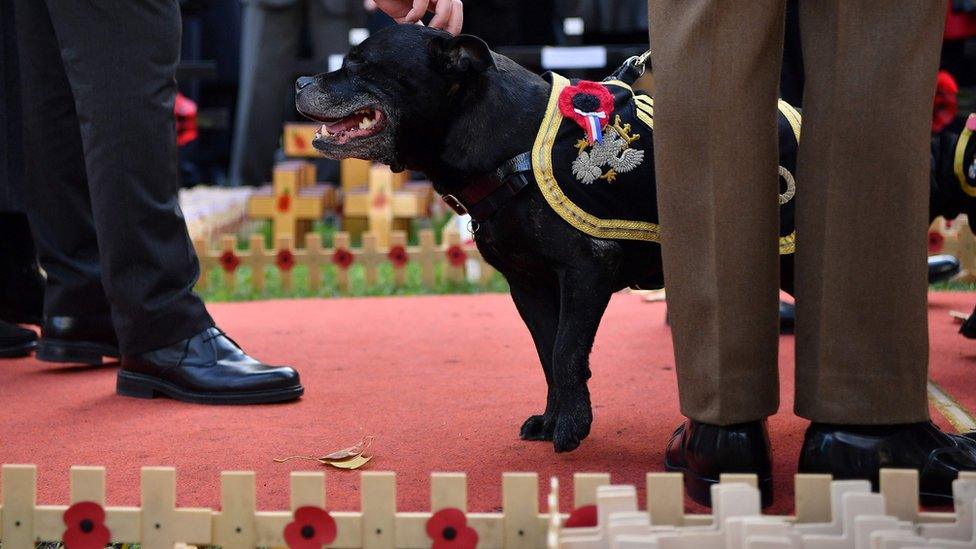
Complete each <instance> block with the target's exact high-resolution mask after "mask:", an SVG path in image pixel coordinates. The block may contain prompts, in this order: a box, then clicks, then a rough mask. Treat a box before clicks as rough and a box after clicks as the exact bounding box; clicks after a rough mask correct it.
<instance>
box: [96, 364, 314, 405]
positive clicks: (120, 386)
mask: <svg viewBox="0 0 976 549" xmlns="http://www.w3.org/2000/svg"><path fill="white" fill-rule="evenodd" d="M115 392H116V393H118V394H120V395H122V396H127V397H134V398H156V397H157V396H159V395H165V396H168V397H169V398H172V399H174V400H180V401H183V402H192V403H194V404H269V403H272V402H287V401H289V400H295V399H297V398H299V397H301V396H302V395H303V394H304V393H305V388H304V387H302V386H301V385H296V386H294V387H286V388H283V389H269V390H265V391H249V392H242V393H206V392H198V391H188V390H186V389H183V388H182V387H179V386H177V385H175V384H173V383H169V382H168V381H163V380H161V379H159V378H155V377H152V376H147V375H142V374H136V373H133V372H127V371H125V370H119V374H118V377H117V378H116V384H115Z"/></svg>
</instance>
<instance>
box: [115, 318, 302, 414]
mask: <svg viewBox="0 0 976 549" xmlns="http://www.w3.org/2000/svg"><path fill="white" fill-rule="evenodd" d="M116 391H117V392H118V393H119V394H120V395H125V396H131V397H138V398H153V397H155V396H156V395H159V394H162V395H166V396H168V397H170V398H174V399H176V400H183V401H186V402H195V403H198V404H263V403H267V402H282V401H286V400H294V399H296V398H298V397H300V396H302V393H304V392H305V389H304V388H303V387H302V384H301V381H300V379H299V377H298V372H296V371H295V370H294V369H293V368H290V367H288V366H268V365H267V364H264V363H262V362H260V361H257V360H255V359H253V358H251V357H249V356H248V355H247V354H245V353H244V351H243V350H241V348H240V346H238V345H237V344H236V343H234V342H233V341H232V340H231V339H230V338H229V337H227V336H226V335H224V332H222V331H221V330H220V329H219V328H207V329H206V330H204V331H202V332H200V333H198V334H197V335H195V336H193V337H191V338H189V339H185V340H183V341H180V342H178V343H174V344H173V345H170V346H168V347H163V348H162V349H157V350H155V351H150V352H148V353H143V354H141V355H135V356H123V357H122V369H121V370H119V374H118V381H117V385H116Z"/></svg>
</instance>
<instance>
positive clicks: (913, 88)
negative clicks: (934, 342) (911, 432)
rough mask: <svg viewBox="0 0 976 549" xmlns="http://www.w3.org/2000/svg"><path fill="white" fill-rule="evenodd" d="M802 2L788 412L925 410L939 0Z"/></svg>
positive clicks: (822, 415)
mask: <svg viewBox="0 0 976 549" xmlns="http://www.w3.org/2000/svg"><path fill="white" fill-rule="evenodd" d="M800 9H801V12H800V26H801V38H802V41H803V58H804V59H803V60H804V66H805V69H806V87H805V90H804V98H803V106H804V110H803V136H802V138H801V142H800V150H799V159H798V168H797V181H798V182H799V183H798V185H802V187H801V188H802V190H801V191H799V192H800V193H802V194H801V195H800V198H798V202H797V213H796V216H797V255H796V290H797V293H796V303H797V305H796V306H797V339H796V388H797V395H796V413H797V414H798V415H801V416H803V417H805V418H808V419H811V420H813V421H816V422H825V423H840V424H854V425H868V424H895V423H910V422H920V421H926V420H927V419H928V417H929V416H928V405H927V402H926V373H927V372H926V370H927V364H928V332H927V314H926V290H927V281H926V273H925V262H924V258H925V255H926V228H927V227H928V223H927V219H928V218H927V215H928V190H929V187H928V177H929V132H930V128H929V125H930V120H931V114H932V95H933V93H934V90H935V73H936V68H937V67H938V59H939V43H940V40H941V32H942V30H941V29H942V24H943V18H944V16H945V4H944V3H943V2H936V1H930V2H908V3H905V4H904V5H902V4H899V7H898V9H891V6H889V5H887V4H885V3H872V2H839V1H818V2H801V3H800ZM878 235H883V237H879V236H878Z"/></svg>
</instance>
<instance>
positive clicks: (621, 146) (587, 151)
mask: <svg viewBox="0 0 976 549" xmlns="http://www.w3.org/2000/svg"><path fill="white" fill-rule="evenodd" d="M638 139H640V134H639V133H632V132H631V128H630V124H621V122H620V115H617V116H615V117H614V122H613V124H610V125H608V126H607V127H606V128H604V129H603V139H602V140H600V141H597V142H596V143H592V144H591V143H590V142H589V141H588V140H586V139H580V140H579V141H577V142H576V148H577V149H578V150H579V156H577V157H576V160H574V161H573V175H574V176H576V179H577V180H578V181H579V182H580V183H582V184H584V185H590V184H592V183H593V182H595V181H597V180H599V179H605V180H606V181H607V183H613V181H614V180H615V179H616V178H617V174H620V173H627V172H629V171H631V170H633V169H634V168H637V167H638V166H640V165H641V162H643V161H644V151H642V150H639V149H632V148H631V147H630V144H631V143H633V142H634V141H637V140H638ZM604 168H609V169H608V170H606V171H604Z"/></svg>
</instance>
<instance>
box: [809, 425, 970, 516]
mask: <svg viewBox="0 0 976 549" xmlns="http://www.w3.org/2000/svg"><path fill="white" fill-rule="evenodd" d="M884 468H897V469H916V470H917V471H919V492H920V496H921V500H922V503H923V504H926V505H937V504H948V503H952V481H953V480H955V479H956V477H957V476H958V474H959V471H973V470H976V440H973V439H971V438H969V437H966V436H962V435H950V434H946V433H943V432H942V431H940V430H939V428H938V427H936V426H935V425H933V424H932V422H929V421H926V422H923V423H910V424H903V425H879V426H864V427H860V426H855V425H828V424H825V423H813V424H811V425H810V427H808V428H807V433H806V436H805V437H804V440H803V448H802V449H801V450H800V466H799V470H800V472H801V473H829V474H831V475H833V476H834V478H835V479H838V480H841V479H867V480H870V481H871V483H872V484H873V485H874V488H875V490H877V489H878V473H879V471H880V470H881V469H884Z"/></svg>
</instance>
